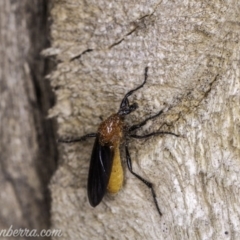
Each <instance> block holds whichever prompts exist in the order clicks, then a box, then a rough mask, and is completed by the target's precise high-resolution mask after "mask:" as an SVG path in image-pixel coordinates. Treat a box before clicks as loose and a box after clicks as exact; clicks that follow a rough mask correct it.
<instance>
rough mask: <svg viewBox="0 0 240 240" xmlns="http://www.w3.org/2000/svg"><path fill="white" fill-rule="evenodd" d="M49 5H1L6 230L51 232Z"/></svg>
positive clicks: (0, 177)
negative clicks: (45, 51) (46, 55)
mask: <svg viewBox="0 0 240 240" xmlns="http://www.w3.org/2000/svg"><path fill="white" fill-rule="evenodd" d="M47 5H48V3H47V1H44V0H34V1H28V0H23V1H9V0H6V1H5V0H4V1H1V2H0V52H1V58H0V62H1V64H0V189H1V193H0V206H1V210H0V229H1V230H2V229H9V227H10V226H11V225H12V229H13V230H14V229H20V228H22V229H24V228H27V229H29V230H32V229H37V230H39V231H40V230H42V229H49V228H50V194H49V190H48V182H49V180H50V177H51V175H52V173H53V171H54V169H55V167H56V159H57V154H56V153H57V151H56V144H55V140H54V131H53V121H52V120H49V119H47V114H48V109H49V108H50V107H52V105H53V104H54V97H53V94H52V92H51V88H50V84H49V82H48V81H47V80H46V79H45V75H46V74H47V72H48V71H49V66H50V64H49V62H48V61H46V60H45V59H44V58H43V57H41V56H40V52H41V51H42V50H43V49H45V48H47V47H49V42H48V28H47V26H48V24H47V23H48V7H47ZM51 65H52V64H51ZM1 239H3V238H1ZM7 239H16V237H13V238H10V237H8V238H7ZM21 239H25V238H21ZM26 239H31V238H27V237H26ZM33 239H36V238H33Z"/></svg>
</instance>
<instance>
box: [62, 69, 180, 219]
mask: <svg viewBox="0 0 240 240" xmlns="http://www.w3.org/2000/svg"><path fill="white" fill-rule="evenodd" d="M147 78H148V67H146V68H145V73H144V81H143V83H142V84H141V85H139V86H138V87H136V88H135V89H133V90H131V91H129V92H127V93H126V95H125V96H124V98H123V99H122V102H121V104H120V108H119V110H118V112H117V113H115V114H112V115H111V116H110V117H108V118H107V119H106V120H104V121H103V122H102V123H101V124H100V125H99V127H98V130H97V132H96V133H89V134H86V135H84V136H81V137H76V138H65V139H64V138H61V139H59V142H63V143H72V142H79V141H84V140H86V139H87V138H93V137H95V138H96V139H95V143H94V146H93V150H92V156H91V161H90V167H89V174H88V186H87V190H88V199H89V203H90V204H91V206H92V207H96V206H97V205H98V204H99V203H100V202H101V201H102V199H103V197H104V195H105V193H106V191H108V192H110V193H117V192H118V191H119V190H120V189H121V188H122V185H123V167H122V163H121V157H120V147H121V146H123V147H124V148H125V153H126V161H127V166H128V169H129V171H130V172H131V173H132V174H133V175H134V176H135V177H136V178H138V179H139V180H140V181H142V182H143V183H144V184H145V185H146V186H147V187H148V188H149V189H150V190H151V194H152V197H153V200H154V203H155V206H156V208H157V211H158V213H159V215H160V216H161V215H162V213H161V211H160V208H159V205H158V202H157V199H156V193H155V191H154V188H153V184H152V183H151V182H149V181H147V180H146V179H144V178H143V177H141V176H140V175H138V174H137V173H135V172H134V171H133V168H132V161H131V157H130V153H129V150H128V139H130V138H136V139H145V138H149V137H151V136H157V135H163V134H171V135H174V136H176V137H178V136H179V135H177V134H175V133H172V132H165V131H160V132H152V133H149V134H146V135H137V134H135V131H136V130H138V129H139V128H141V127H142V126H144V125H145V124H146V123H147V122H148V121H149V120H151V119H154V118H156V117H158V116H159V115H160V114H162V113H163V110H161V111H159V112H158V113H157V114H155V115H153V116H150V117H148V118H146V119H145V120H143V121H142V122H140V123H138V124H136V125H133V126H126V124H125V123H124V118H125V116H126V115H129V114H130V113H132V112H133V111H135V110H136V109H137V108H138V105H137V103H133V104H130V103H129V100H128V98H129V97H130V96H131V95H132V94H133V93H134V92H136V91H137V90H139V89H140V88H142V87H143V86H144V85H145V83H146V81H147Z"/></svg>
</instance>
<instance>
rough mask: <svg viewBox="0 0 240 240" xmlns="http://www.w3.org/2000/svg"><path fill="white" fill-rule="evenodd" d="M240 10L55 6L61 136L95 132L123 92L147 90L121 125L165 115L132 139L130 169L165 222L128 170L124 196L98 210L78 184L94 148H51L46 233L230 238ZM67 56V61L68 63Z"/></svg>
mask: <svg viewBox="0 0 240 240" xmlns="http://www.w3.org/2000/svg"><path fill="white" fill-rule="evenodd" d="M239 13H240V3H239V1H237V0H227V1H196V0H190V1H142V0H138V1H125V0H121V1H103V0H98V1H87V2H85V1H82V0H71V1H70V0H64V1H54V4H53V8H52V11H51V16H52V19H53V24H52V27H51V34H52V47H51V48H49V49H47V50H46V51H45V52H44V53H45V55H47V56H51V55H54V56H56V58H57V59H58V60H59V64H58V66H57V69H56V71H54V72H53V73H52V74H51V76H50V78H51V83H52V86H53V87H54V88H55V89H56V95H57V104H56V105H55V107H54V108H53V109H52V110H51V113H50V115H51V116H57V119H58V123H59V135H60V136H63V137H66V136H69V137H71V136H81V135H84V134H86V133H90V132H96V130H97V127H98V124H99V123H100V122H101V119H105V118H107V117H108V116H109V115H110V114H112V113H114V112H116V111H117V110H118V108H119V104H120V102H121V99H122V97H123V96H124V94H125V93H126V92H127V91H129V90H130V89H132V88H134V87H136V86H138V85H139V84H140V83H142V81H143V73H144V68H145V67H146V66H149V78H148V82H147V84H146V85H145V87H144V88H143V89H141V90H140V91H139V92H137V93H136V94H135V95H134V96H133V97H131V99H130V101H136V102H137V103H138V104H139V106H140V107H139V109H138V110H137V111H136V112H135V113H134V114H132V116H128V118H127V122H128V123H129V124H132V123H136V122H139V121H141V119H143V118H145V117H146V116H149V115H151V114H154V113H156V112H158V111H159V110H160V109H164V114H162V115H161V116H160V117H159V118H158V119H156V120H154V121H152V122H149V123H148V124H147V126H146V128H143V130H142V131H139V134H141V133H142V134H143V133H147V132H151V131H154V130H159V129H162V130H166V131H172V132H175V133H177V134H180V135H181V136H180V137H179V138H176V137H173V136H169V135H165V136H161V137H155V138H151V139H149V140H147V141H140V140H139V141H132V142H131V143H130V153H131V157H132V160H133V168H134V170H135V171H136V172H138V173H139V174H140V175H142V176H144V177H145V178H146V179H148V180H149V181H150V182H152V183H154V188H155V190H156V193H157V200H158V203H159V205H160V208H161V211H162V212H163V216H162V217H161V218H160V217H159V215H158V213H157V211H156V209H155V206H154V204H153V200H152V197H151V194H150V191H149V189H147V188H146V186H144V185H143V184H142V183H141V182H140V181H139V180H138V179H136V178H135V177H134V176H132V175H131V174H130V173H129V171H128V170H127V167H126V163H125V156H124V152H123V155H122V158H123V165H124V169H125V170H126V171H125V183H124V187H123V189H122V190H121V191H120V192H119V193H118V194H116V195H109V194H106V196H105V198H104V199H103V201H102V203H101V204H100V205H99V206H97V207H96V208H92V207H90V205H89V203H88V200H87V191H86V182H87V174H88V166H89V159H90V155H91V148H92V145H93V140H88V141H86V142H82V143H75V144H69V145H68V144H65V145H64V144H61V145H60V148H61V156H62V162H61V166H60V167H59V169H58V171H57V172H56V174H55V176H54V178H53V179H52V182H51V193H52V199H53V202H52V224H53V227H54V228H59V229H61V230H62V231H63V234H64V237H63V238H64V239H191V240H194V239H213V240H220V239H239V238H240V221H239V220H240V219H239V217H240V200H239V197H238V195H239V187H240V178H239V172H240V139H239V138H240V135H239V131H240V108H239V97H240V82H239V63H240V61H239V60H240V57H239V50H240V49H239V48H240V42H239V34H240V27H239V26H240V25H239V22H240V14H239ZM73 58H74V59H73Z"/></svg>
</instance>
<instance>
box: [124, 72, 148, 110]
mask: <svg viewBox="0 0 240 240" xmlns="http://www.w3.org/2000/svg"><path fill="white" fill-rule="evenodd" d="M147 73H148V67H146V68H145V72H144V81H143V83H142V84H141V85H140V86H138V87H136V88H135V89H133V90H131V91H129V92H128V93H127V94H126V95H125V96H124V98H123V100H122V102H121V104H120V108H124V107H125V106H128V105H129V102H128V97H129V96H131V95H132V94H133V93H134V92H135V91H137V90H138V89H140V88H142V87H143V86H144V84H145V83H146V81H147V77H148V75H147Z"/></svg>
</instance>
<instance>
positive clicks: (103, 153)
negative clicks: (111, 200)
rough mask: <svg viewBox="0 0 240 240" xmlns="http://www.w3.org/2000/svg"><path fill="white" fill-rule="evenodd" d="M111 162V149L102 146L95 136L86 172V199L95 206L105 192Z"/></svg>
mask: <svg viewBox="0 0 240 240" xmlns="http://www.w3.org/2000/svg"><path fill="white" fill-rule="evenodd" d="M112 163H113V149H111V148H110V147H109V146H102V145H101V144H100V143H99V137H98V136H97V137H96V140H95V143H94V146H93V150H92V156H91V162H90V167H89V173H88V199H89V203H90V204H91V205H92V206H93V207H96V206H97V205H98V204H99V203H100V202H101V201H102V198H103V196H104V194H105V193H106V190H107V186H108V182H109V178H110V174H111V170H112Z"/></svg>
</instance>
